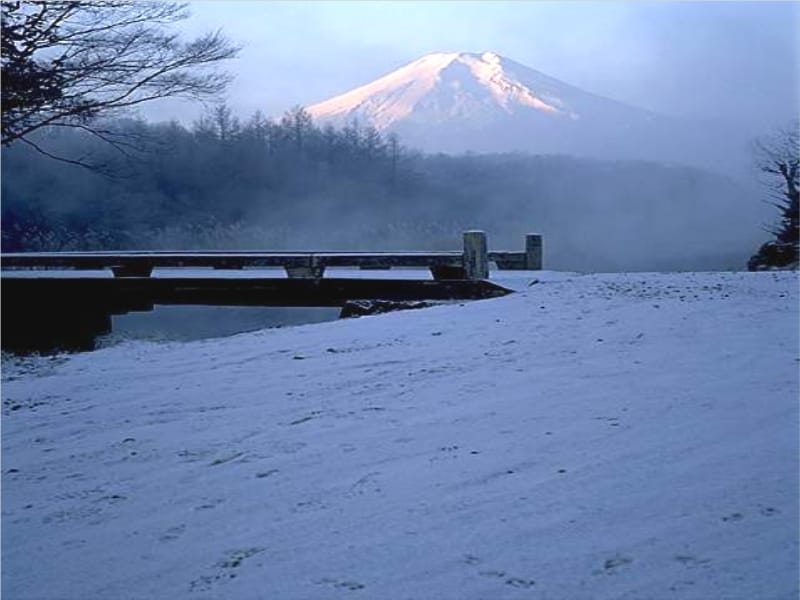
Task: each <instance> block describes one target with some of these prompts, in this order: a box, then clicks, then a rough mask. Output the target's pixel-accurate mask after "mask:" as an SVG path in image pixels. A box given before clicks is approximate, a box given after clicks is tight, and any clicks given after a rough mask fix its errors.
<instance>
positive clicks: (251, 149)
mask: <svg viewBox="0 0 800 600" xmlns="http://www.w3.org/2000/svg"><path fill="white" fill-rule="evenodd" d="M191 9H192V11H193V13H194V15H193V17H191V18H190V19H188V20H187V21H185V22H183V23H181V25H180V28H181V30H182V32H183V33H185V34H187V35H190V34H195V33H198V32H202V31H207V30H209V29H216V28H218V27H221V28H222V29H223V31H224V32H225V33H226V34H227V35H228V36H229V37H230V38H231V39H233V40H234V41H235V42H237V43H241V44H242V45H243V50H242V53H241V56H240V57H239V58H237V59H234V60H232V61H229V62H228V63H226V65H225V68H226V69H229V70H230V72H231V73H233V74H234V75H235V76H236V79H235V81H234V84H233V85H232V86H231V87H230V89H229V91H228V95H227V97H226V98H225V99H224V100H225V104H223V105H221V106H220V105H206V106H205V107H204V106H192V107H191V108H190V107H188V106H187V105H186V104H175V103H161V104H153V105H150V107H149V108H148V109H146V110H145V109H143V110H142V111H141V112H139V113H133V114H128V115H127V116H126V118H125V119H114V120H111V121H109V122H108V123H107V124H106V125H108V126H109V127H113V128H115V129H117V130H119V131H122V132H124V131H129V132H132V133H134V134H135V135H136V136H137V138H136V139H137V140H144V141H145V143H144V144H143V148H142V149H141V151H137V152H135V153H133V155H121V154H120V153H119V152H117V151H116V150H115V149H114V148H109V147H107V145H104V143H103V142H102V141H101V140H98V139H97V138H96V137H92V136H89V135H85V134H82V132H80V131H62V132H41V133H40V134H39V137H38V138H37V140H39V141H40V142H42V144H44V145H46V146H47V148H49V149H50V150H51V151H53V152H54V153H57V154H59V155H62V156H80V157H88V159H89V160H90V161H91V160H95V161H96V163H97V164H102V165H103V169H102V171H101V172H98V171H91V170H87V169H82V168H80V167H75V166H73V165H67V164H64V163H59V162H57V161H53V160H52V159H49V158H47V157H45V156H42V155H41V154H37V153H36V152H34V151H32V150H31V149H30V148H28V147H24V146H19V145H16V144H14V145H12V146H10V147H8V148H4V150H3V161H2V175H3V177H2V194H3V203H2V209H3V250H4V251H27V250H67V249H73V250H85V249H111V248H120V249H127V248H131V249H134V248H157V249H204V248H214V249H245V248H246V249H258V250H280V249H296V250H325V249H331V250H333V249H361V250H393V249H394V250H397V249H405V250H424V249H458V248H459V247H460V244H461V232H462V231H464V230H466V229H471V228H479V229H483V230H485V231H487V233H488V235H489V243H490V248H491V249H507V250H517V249H521V248H522V241H523V235H524V234H525V233H529V232H538V233H541V234H543V235H544V243H545V258H544V260H545V268H552V269H567V270H575V271H618V270H638V271H647V270H723V269H724V270H728V269H743V268H744V267H745V265H746V262H747V259H748V257H749V256H750V255H751V254H752V253H753V252H754V251H755V250H756V249H757V248H758V246H759V245H760V244H761V243H762V242H764V241H766V240H768V239H769V238H770V234H769V232H768V231H767V230H768V229H769V227H770V226H771V225H772V224H773V223H774V222H775V220H776V218H777V214H776V212H775V210H774V208H773V207H771V206H770V205H769V204H768V203H767V201H768V200H769V196H768V194H767V193H766V192H765V190H764V189H763V188H762V187H760V183H759V180H758V173H757V172H756V170H755V168H754V167H753V161H752V154H751V145H752V141H753V139H754V138H755V137H756V136H758V135H762V134H767V133H770V132H772V131H773V129H774V128H775V127H778V126H786V125H787V124H788V123H790V121H791V119H792V118H793V117H796V116H797V110H798V109H797V107H798V104H799V102H798V87H799V86H798V81H799V80H800V78H799V77H798V63H799V61H800V59H798V56H797V48H798V47H800V45H798V27H797V25H798V18H800V17H798V15H799V14H800V12H799V11H800V8H799V7H798V5H796V4H790V3H787V4H784V3H776V4H772V3H641V4H640V3H591V4H589V3H538V2H537V3H518V2H513V3H505V2H492V3H489V2H444V3H439V2H425V3H413V2H412V3H405V2H404V3H402V4H398V3H394V2H381V3H349V2H326V3H282V2H264V3H258V2H247V3H237V2H225V3H220V2H204V3H195V4H192V5H191ZM409 31H413V32H414V34H413V35H409V34H408V32H409ZM467 46H468V47H467ZM448 49H449V50H456V51H458V50H470V51H474V50H484V49H491V50H494V51H496V52H498V53H501V54H503V55H505V56H508V57H511V58H513V59H514V60H516V61H519V62H521V63H524V64H526V65H529V66H531V67H533V68H535V69H538V70H540V71H542V72H544V73H547V74H548V75H551V76H553V77H557V78H559V79H561V80H563V81H566V82H568V83H570V84H572V85H575V86H579V87H581V88H582V89H585V90H587V91H590V92H594V93H597V94H600V95H604V96H606V97H608V98H611V99H614V100H618V101H621V102H625V103H627V104H628V105H630V106H633V107H640V108H641V109H643V111H652V113H647V114H654V115H656V116H655V117H654V118H653V119H649V120H648V127H649V128H648V127H643V128H641V129H637V128H634V127H628V128H621V127H616V125H618V124H613V125H615V130H617V132H618V133H619V132H620V131H621V134H619V135H616V137H614V135H612V133H610V129H608V128H605V129H604V128H603V127H602V125H603V124H600V126H599V127H598V128H597V129H596V130H592V131H590V132H589V133H588V134H587V132H586V131H580V132H579V133H575V135H574V136H573V135H572V134H571V133H570V134H569V135H567V134H565V133H564V131H565V130H554V131H552V132H548V131H547V130H546V128H545V127H544V126H542V127H541V128H539V129H537V128H536V127H534V124H531V128H530V129H528V128H521V127H519V126H516V127H511V129H509V130H504V129H502V128H500V127H494V128H493V129H490V130H486V131H480V132H478V133H477V134H476V136H475V137H474V138H473V140H472V141H469V140H466V141H465V140H462V141H460V142H459V143H458V144H456V143H452V144H450V145H449V146H448V147H441V146H440V147H436V145H435V144H433V145H428V144H425V143H424V142H425V140H424V139H423V138H420V137H419V136H416V137H415V135H414V132H412V131H406V132H401V137H400V146H399V147H395V146H393V145H392V144H391V142H390V140H389V138H388V137H387V135H386V132H383V133H381V132H377V131H375V130H373V129H370V128H369V127H368V124H366V123H362V124H360V125H353V124H349V125H346V126H344V127H341V128H338V129H331V128H325V127H323V126H322V124H318V123H313V122H311V121H310V120H308V116H307V115H304V114H303V113H302V111H297V110H295V111H294V112H291V113H287V114H285V113H286V111H287V110H289V109H290V108H291V107H293V106H296V105H308V104H310V103H313V102H316V101H319V100H323V99H325V98H326V97H329V96H332V95H334V94H337V93H341V92H343V91H345V90H347V89H350V88H352V87H354V86H357V85H361V84H364V83H366V82H368V81H370V80H372V79H374V78H376V77H378V76H380V75H383V74H385V73H387V72H389V71H391V70H392V69H395V68H397V67H399V66H400V65H402V64H404V63H407V62H409V61H411V60H414V59H415V58H418V57H419V56H420V55H422V54H424V53H426V52H431V51H439V50H448ZM256 111H259V112H260V113H261V115H268V116H269V115H272V118H268V119H265V118H264V117H263V116H258V114H257V113H256ZM455 129H459V128H458V127H456V128H455ZM442 131H443V130H442ZM576 131H578V130H576ZM428 134H429V136H432V137H433V138H434V139H433V140H432V141H434V142H439V143H441V142H443V141H444V140H445V137H444V135H443V134H440V133H435V134H434V133H431V132H428ZM573 137H574V139H573ZM428 141H431V140H428ZM526 141H533V142H535V143H534V144H532V145H528V146H526V145H525V142H526ZM421 149H422V150H426V149H427V151H428V153H427V154H426V153H424V152H423V151H421ZM440 150H445V151H446V152H447V153H448V154H447V155H445V154H440V153H438V151H440Z"/></svg>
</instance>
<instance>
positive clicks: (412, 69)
mask: <svg viewBox="0 0 800 600" xmlns="http://www.w3.org/2000/svg"><path fill="white" fill-rule="evenodd" d="M308 111H309V113H310V114H311V115H312V116H313V117H314V118H315V119H317V120H319V121H321V122H334V123H336V124H338V125H342V124H345V123H347V122H351V121H353V120H358V121H359V122H361V123H362V124H370V125H373V126H375V127H376V128H377V129H378V130H381V131H385V130H387V129H389V128H391V127H392V126H393V125H396V124H399V123H401V122H403V121H413V122H418V123H427V124H436V123H442V122H452V121H454V120H457V121H464V122H469V123H470V125H472V126H474V125H475V124H476V122H479V121H492V120H496V119H497V118H499V117H502V116H507V115H524V113H537V114H543V115H547V116H549V117H551V118H554V119H569V120H578V119H586V120H594V121H608V120H614V121H617V120H618V119H620V118H622V117H623V116H624V115H627V116H628V117H630V118H641V117H642V116H644V115H645V113H644V111H641V110H639V109H635V108H633V107H629V106H625V105H623V104H620V103H618V102H614V101H612V100H608V99H606V98H602V97H600V96H595V95H594V94H590V93H588V92H584V91H583V90H580V89H578V88H576V87H574V86H571V85H569V84H567V83H564V82H562V81H559V80H557V79H554V78H552V77H549V76H548V75H545V74H544V73H541V72H539V71H536V70H534V69H531V68H529V67H526V66H524V65H522V64H520V63H517V62H514V61H512V60H510V59H508V58H505V57H502V56H500V55H498V54H496V53H494V52H484V53H482V54H473V53H468V52H461V53H456V52H451V53H434V54H428V55H426V56H423V57H422V58H420V59H418V60H416V61H414V62H412V63H409V64H408V65H405V66H404V67H401V68H400V69H397V70H396V71H393V72H392V73H389V74H388V75H385V76H384V77H381V78H380V79H377V80H375V81H373V82H371V83H368V84H366V85H364V86H361V87H358V88H356V89H354V90H351V91H349V92H346V93H344V94H341V95H339V96H336V97H334V98H331V99H329V100H325V101H323V102H320V103H318V104H314V105H312V106H309V107H308Z"/></svg>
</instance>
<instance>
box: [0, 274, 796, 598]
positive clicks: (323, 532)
mask: <svg viewBox="0 0 800 600" xmlns="http://www.w3.org/2000/svg"><path fill="white" fill-rule="evenodd" d="M537 277H538V278H539V279H540V281H539V283H537V284H535V285H533V286H530V287H528V286H527V285H518V286H517V287H518V288H519V289H521V290H522V291H521V292H520V293H518V294H513V295H511V296H507V297H504V298H499V299H495V300H487V301H481V302H473V303H465V304H462V305H458V304H454V305H450V306H439V307H434V308H430V309H425V310H418V311H408V312H402V313H392V314H387V315H380V316H375V317H366V318H361V319H356V320H347V321H337V322H331V323H324V324H318V325H310V326H303V327H296V328H288V329H275V330H265V331H261V332H257V333H250V334H242V335H239V336H234V337H231V338H226V339H221V340H219V339H218V340H210V341H203V342H191V343H184V344H181V343H169V344H150V343H141V342H139V343H129V344H123V345H121V346H117V347H113V348H108V349H104V350H100V351H97V352H94V353H88V354H81V355H72V356H69V357H56V358H53V359H48V358H36V359H25V360H21V359H7V360H5V361H4V369H3V377H4V382H3V390H2V391H3V423H2V425H3V432H2V442H3V456H2V458H3V521H2V525H3V530H2V536H3V575H2V584H3V591H4V593H5V594H6V595H7V596H8V597H9V598H20V599H21V598H298V599H300V598H393V599H394V598H398V599H399V598H418V599H426V598H437V599H450V598H452V599H454V600H455V599H471V598H474V599H479V598H543V599H545V598H551V599H567V598H568V599H583V598H585V599H593V600H594V599H601V598H632V599H643V598H647V599H660V598H685V599H707V598H742V599H752V598H762V599H766V598H787V599H788V598H796V597H797V593H798V402H797V400H798V356H799V355H798V305H797V302H798V293H797V291H798V290H797V279H796V275H795V274H791V273H717V274H707V273H684V274H641V273H637V274H614V275H583V276H579V275H570V274H567V275H563V274H548V273H543V274H541V275H539V276H537Z"/></svg>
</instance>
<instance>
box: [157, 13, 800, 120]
mask: <svg viewBox="0 0 800 600" xmlns="http://www.w3.org/2000/svg"><path fill="white" fill-rule="evenodd" d="M189 8H190V11H191V13H192V15H191V17H190V18H189V19H187V20H185V21H183V22H182V23H181V24H180V28H181V29H182V30H183V33H184V34H185V35H186V36H187V37H189V36H193V35H197V34H200V33H202V32H205V31H209V30H213V29H218V28H219V29H221V30H222V31H223V32H224V33H225V34H226V35H227V36H228V37H229V38H230V39H231V40H233V41H234V42H236V43H238V44H241V45H242V51H241V53H240V56H239V57H238V58H237V59H235V60H232V61H230V62H229V63H227V64H226V65H225V68H226V69H227V70H229V71H230V72H231V73H233V74H234V76H235V80H234V82H233V84H232V85H231V87H230V88H229V90H228V94H227V98H226V100H227V103H228V104H229V105H230V106H231V107H232V108H233V109H234V111H235V112H236V113H237V114H239V115H241V116H248V115H250V114H252V113H253V112H255V111H256V110H261V111H262V112H263V113H264V114H266V115H268V116H273V117H274V116H279V115H280V114H282V113H283V112H284V111H285V110H287V109H288V108H290V107H292V106H295V105H310V104H314V103H316V102H319V101H322V100H325V99H327V98H329V97H331V96H334V95H337V94H340V93H342V92H345V91H348V90H350V89H352V88H354V87H357V86H359V85H363V84H365V83H368V82H370V81H372V80H374V79H376V78H378V77H380V76H382V75H385V74H387V73H389V72H391V71H392V70H394V69H396V68H398V67H400V66H402V65H404V64H406V63H408V62H411V61H413V60H416V59H417V58H419V57H421V56H423V55H424V54H427V53H430V52H441V51H464V52H483V51H487V50H489V51H494V52H497V53H498V54H501V55H503V56H506V57H508V58H511V59H512V60H515V61H517V62H520V63H523V64H525V65H527V66H529V67H532V68H534V69H537V70H539V71H542V72H544V73H546V74H548V75H550V76H552V77H556V78H558V79H561V80H562V81H565V82H567V83H570V84H572V85H576V86H578V87H581V88H583V89H585V90H587V91H590V92H593V93H596V94H600V95H603V96H607V97H610V98H613V99H615V100H620V101H623V102H626V103H628V104H632V105H635V106H639V107H642V108H646V109H649V110H652V111H656V112H660V113H664V114H668V115H673V116H684V117H698V118H705V119H717V120H723V121H736V122H738V123H739V124H741V123H742V122H744V121H746V122H747V123H749V124H751V125H752V126H753V127H754V128H756V129H758V128H769V127H774V126H778V125H780V124H784V123H786V122H787V121H788V120H790V119H791V118H793V117H795V116H796V115H797V112H798V108H797V107H798V106H800V93H799V92H798V89H799V88H800V34H799V33H798V32H800V3H796V2H586V1H577V0H572V1H569V2H543V1H535V2H534V1H514V2H497V1H492V2H490V1H487V0H475V1H461V0H451V1H429V0H428V1H424V2H407V1H399V2H397V1H381V2H378V1H358V2H356V1H348V2H338V1H325V2H303V1H291V2H287V1H283V2H275V1H269V2H267V1H255V0H251V1H238V0H237V1H230V0H226V1H224V2H222V1H196V2H191V3H190V4H189ZM201 112H202V109H201V108H200V107H197V106H194V107H189V106H186V105H177V104H170V105H162V106H159V107H156V108H151V109H150V110H149V113H148V114H146V116H148V117H151V118H178V119H179V120H183V121H186V120H187V119H192V118H195V117H196V116H199V114H200V113H201Z"/></svg>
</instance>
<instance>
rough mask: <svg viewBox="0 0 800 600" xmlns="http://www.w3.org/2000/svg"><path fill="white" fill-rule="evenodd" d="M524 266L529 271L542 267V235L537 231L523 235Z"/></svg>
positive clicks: (539, 269) (538, 269)
mask: <svg viewBox="0 0 800 600" xmlns="http://www.w3.org/2000/svg"><path fill="white" fill-rule="evenodd" d="M525 268H526V269H528V270H529V271H541V269H542V236H541V235H539V234H538V233H529V234H528V235H526V236H525Z"/></svg>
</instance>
